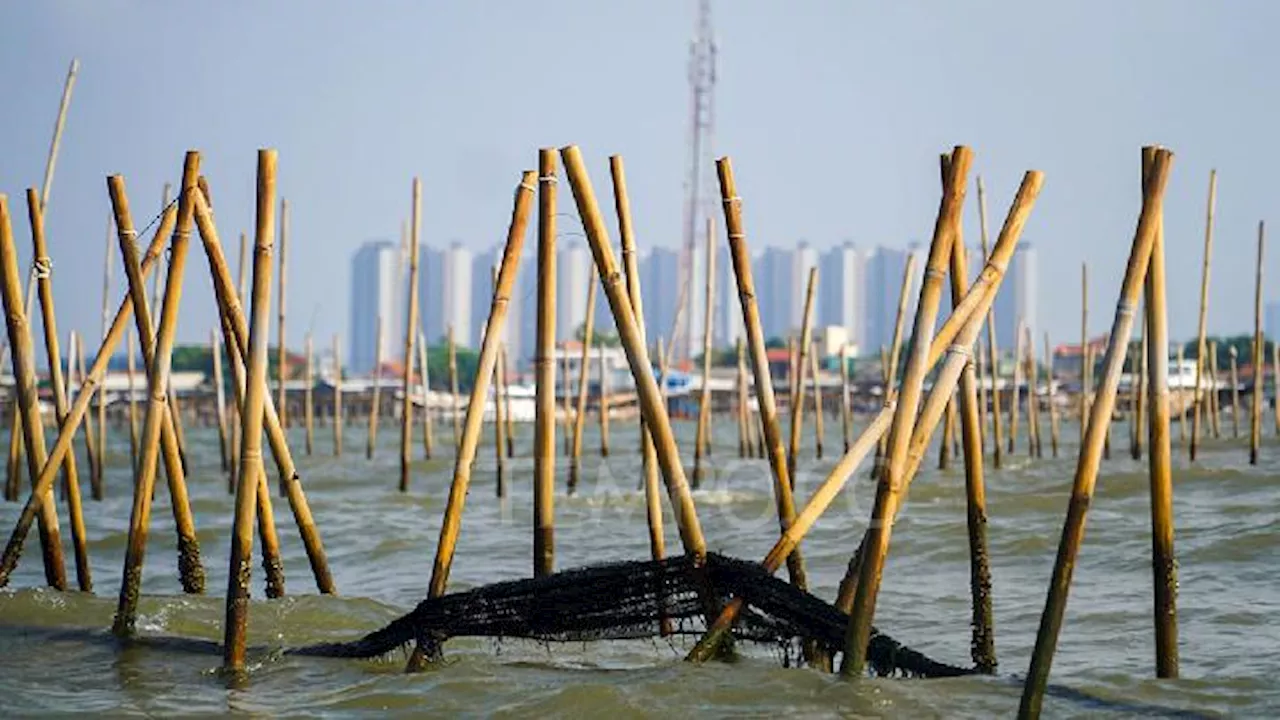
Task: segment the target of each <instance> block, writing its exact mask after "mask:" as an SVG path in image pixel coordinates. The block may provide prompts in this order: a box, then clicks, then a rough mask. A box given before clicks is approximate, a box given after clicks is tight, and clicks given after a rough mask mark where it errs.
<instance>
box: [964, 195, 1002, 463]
mask: <svg viewBox="0 0 1280 720" xmlns="http://www.w3.org/2000/svg"><path fill="white" fill-rule="evenodd" d="M978 224H979V226H980V228H981V231H982V259H983V260H984V261H987V260H989V259H990V254H989V252H988V247H987V189H986V186H985V185H983V183H982V176H981V175H979V176H978ZM954 312H955V311H954V310H952V313H953V314H954ZM997 347H998V346H997V345H996V312H995V309H994V306H993V307H992V309H991V310H988V311H987V357H988V358H989V359H990V362H989V363H988V365H989V367H990V371H991V462H992V464H994V465H995V468H996V469H997V470H999V469H1000V465H1001V452H1002V451H1001V447H1002V446H1003V445H1004V437H1003V435H1004V433H1003V432H1002V428H1001V426H1000V422H1001V421H1000V413H1001V409H1000V352H999V350H998V349H997ZM983 404H984V406H985V404H986V403H983Z"/></svg>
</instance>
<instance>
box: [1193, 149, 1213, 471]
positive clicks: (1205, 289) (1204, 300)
mask: <svg viewBox="0 0 1280 720" xmlns="http://www.w3.org/2000/svg"><path fill="white" fill-rule="evenodd" d="M1217 196H1218V171H1217V170H1210V171H1209V200H1208V203H1207V206H1206V207H1205V220H1204V261H1203V264H1202V266H1201V271H1200V319H1199V322H1198V325H1197V331H1196V385H1195V393H1194V395H1193V400H1194V401H1195V403H1196V404H1197V405H1199V404H1200V402H1201V401H1202V399H1201V390H1202V388H1203V387H1204V374H1205V371H1206V370H1208V368H1207V367H1206V363H1205V359H1206V358H1205V354H1206V351H1207V350H1208V348H1207V346H1206V345H1205V335H1206V331H1207V329H1208V322H1209V264H1210V259H1211V255H1212V253H1213V212H1214V206H1215V204H1216V200H1217ZM1214 380H1215V381H1214V384H1213V392H1214V393H1216V392H1217V387H1218V384H1217V378H1216V377H1215V378H1214ZM1214 427H1217V421H1216V419H1215V421H1214ZM1214 436H1215V437H1216V436H1217V432H1216V431H1215V432H1214ZM1199 445H1200V412H1199V410H1198V409H1197V411H1196V412H1194V413H1192V414H1191V450H1190V456H1191V460H1192V462H1194V461H1195V459H1196V451H1197V449H1199Z"/></svg>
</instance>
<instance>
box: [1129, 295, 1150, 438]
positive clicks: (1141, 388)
mask: <svg viewBox="0 0 1280 720" xmlns="http://www.w3.org/2000/svg"><path fill="white" fill-rule="evenodd" d="M1144 315H1145V312H1144ZM1138 327H1139V334H1140V335H1141V336H1142V339H1141V340H1140V341H1139V342H1138V348H1139V352H1138V357H1137V362H1138V384H1137V385H1136V386H1135V393H1134V398H1135V399H1136V400H1137V403H1136V404H1135V405H1134V406H1133V408H1132V411H1133V415H1132V417H1133V420H1134V422H1133V425H1134V442H1133V459H1134V460H1141V459H1142V436H1143V435H1144V434H1145V430H1144V426H1145V424H1146V421H1145V413H1144V412H1143V408H1144V407H1145V406H1146V403H1147V347H1148V343H1147V329H1146V328H1147V324H1146V323H1145V322H1144V323H1141V324H1140V325H1139V326H1138Z"/></svg>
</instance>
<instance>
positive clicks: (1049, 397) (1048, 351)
mask: <svg viewBox="0 0 1280 720" xmlns="http://www.w3.org/2000/svg"><path fill="white" fill-rule="evenodd" d="M1055 359H1056V355H1055V354H1054V352H1053V347H1052V346H1050V345H1049V333H1048V332H1046V333H1045V334H1044V365H1045V370H1044V374H1045V387H1046V392H1047V394H1046V395H1045V398H1046V401H1047V404H1048V405H1049V446H1050V448H1051V450H1052V451H1053V457H1054V458H1057V457H1058V440H1059V437H1058V430H1059V428H1058V424H1059V423H1058V403H1057V402H1056V401H1055V397H1056V395H1057V393H1056V392H1055V391H1054V386H1055V382H1056V381H1055V380H1054V377H1053V365H1054V360H1055Z"/></svg>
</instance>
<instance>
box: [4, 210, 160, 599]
mask: <svg viewBox="0 0 1280 720" xmlns="http://www.w3.org/2000/svg"><path fill="white" fill-rule="evenodd" d="M176 217H177V211H176V210H175V209H173V208H167V209H166V210H165V211H164V213H163V214H162V219H161V221H160V225H159V227H158V228H157V229H156V232H155V235H154V236H153V238H152V240H151V245H150V247H149V248H148V249H147V253H146V256H145V258H144V259H143V263H142V274H143V277H145V276H146V273H148V272H150V271H151V269H152V266H153V265H154V264H155V263H156V262H157V260H158V258H159V257H160V253H161V251H162V249H163V247H164V239H165V237H167V236H168V235H169V233H170V232H172V230H173V227H174V222H175V219H176ZM130 230H132V227H130ZM132 312H133V298H132V296H129V295H126V296H125V298H124V300H123V301H121V303H120V309H119V310H117V311H116V319H115V320H114V321H113V322H112V324H111V329H110V330H109V331H108V333H107V339H106V340H105V341H104V342H103V344H102V347H101V348H99V350H98V355H97V357H95V358H94V361H93V368H92V369H91V371H90V372H89V376H88V377H87V378H84V379H83V380H82V381H81V387H80V392H78V393H77V394H76V399H75V401H74V402H73V403H72V405H71V410H70V412H69V413H68V415H67V419H66V421H65V422H64V423H63V424H62V425H61V426H60V427H59V428H58V435H57V439H56V441H55V442H54V444H53V448H52V449H51V450H50V451H49V458H48V460H47V461H46V462H45V464H44V467H42V468H41V469H40V474H39V477H38V478H37V479H36V481H35V482H34V483H33V485H34V487H33V489H32V492H31V496H30V497H29V498H28V499H27V502H26V505H24V506H23V508H22V512H21V513H20V514H19V516H18V522H16V523H15V524H14V529H13V533H12V534H11V535H10V537H9V542H8V544H7V545H6V546H5V550H4V555H3V557H2V558H0V587H4V586H5V585H7V584H8V582H9V575H10V574H11V573H12V572H13V569H14V568H15V567H17V564H18V558H19V557H20V556H21V554H22V545H23V543H24V542H25V541H26V537H27V533H28V532H30V530H31V523H32V522H34V521H35V520H36V516H37V514H38V513H40V512H41V511H42V508H43V507H45V505H46V503H45V502H44V498H45V497H46V495H47V494H49V493H50V490H51V489H52V487H53V482H54V479H55V478H56V477H57V475H58V471H59V470H60V469H61V468H62V462H63V458H65V457H66V455H67V453H68V452H69V451H70V450H71V448H72V444H73V442H74V440H75V435H76V430H77V429H78V428H79V427H80V423H81V422H82V421H83V420H84V419H85V415H86V413H87V412H88V410H89V403H90V402H91V400H92V399H93V393H92V390H93V389H94V388H96V387H97V386H98V384H100V383H101V382H102V377H103V375H104V374H105V373H106V370H107V363H108V361H109V360H110V356H111V353H112V352H114V350H115V347H116V344H117V343H119V342H120V338H121V337H122V336H123V335H124V332H125V328H126V327H127V325H128V322H129V316H130V315H131V314H132Z"/></svg>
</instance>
